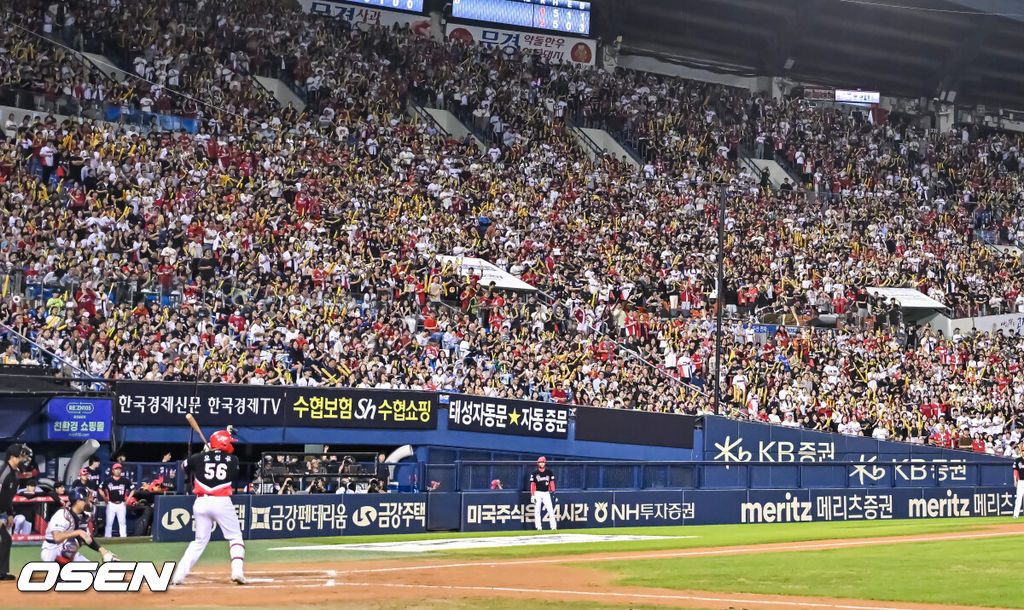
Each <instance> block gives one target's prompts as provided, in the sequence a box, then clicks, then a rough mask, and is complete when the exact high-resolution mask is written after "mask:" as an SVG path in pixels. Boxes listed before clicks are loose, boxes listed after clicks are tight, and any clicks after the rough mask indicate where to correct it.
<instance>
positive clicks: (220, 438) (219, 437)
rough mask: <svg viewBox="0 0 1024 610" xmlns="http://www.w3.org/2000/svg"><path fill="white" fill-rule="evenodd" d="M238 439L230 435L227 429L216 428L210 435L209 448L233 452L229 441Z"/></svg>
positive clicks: (232, 441) (233, 449)
mask: <svg viewBox="0 0 1024 610" xmlns="http://www.w3.org/2000/svg"><path fill="white" fill-rule="evenodd" d="M237 440H238V439H237V438H235V437H233V436H231V433H230V432H228V431H227V430H218V431H217V432H214V433H213V434H212V435H211V436H210V449H220V450H221V451H226V452H228V453H234V452H235V448H234V447H232V446H231V443H234V442H236V441H237Z"/></svg>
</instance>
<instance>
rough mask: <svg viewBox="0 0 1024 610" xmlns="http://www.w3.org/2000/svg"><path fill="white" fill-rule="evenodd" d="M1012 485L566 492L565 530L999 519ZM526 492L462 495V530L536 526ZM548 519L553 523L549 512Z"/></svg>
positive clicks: (1007, 508) (558, 502)
mask: <svg viewBox="0 0 1024 610" xmlns="http://www.w3.org/2000/svg"><path fill="white" fill-rule="evenodd" d="M1013 501H1014V493H1013V490H1012V488H1010V487H972V488H966V489H955V490H954V489H927V488H925V489H922V488H907V489H884V490H883V489H879V490H868V489H860V490H853V489H800V490H779V489H771V490H757V489H752V490H695V491H622V492H620V491H603V492H591V491H583V492H560V493H558V494H556V496H555V498H554V508H555V521H556V523H557V525H558V529H579V528H595V527H626V526H629V527H635V526H663V525H715V524H738V523H799V522H813V521H888V520H891V519H922V518H936V517H995V516H1006V515H1010V514H1012V512H1013ZM535 510H536V508H535V506H534V504H533V503H532V502H530V497H529V494H527V493H522V492H492V493H488V492H481V493H464V494H462V531H464V532H485V531H512V530H530V529H533V527H534V518H535ZM542 522H543V524H544V527H545V528H546V527H547V516H546V513H542Z"/></svg>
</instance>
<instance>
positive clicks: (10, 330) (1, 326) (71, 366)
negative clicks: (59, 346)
mask: <svg viewBox="0 0 1024 610" xmlns="http://www.w3.org/2000/svg"><path fill="white" fill-rule="evenodd" d="M0 330H3V331H4V332H7V333H10V334H13V335H14V336H16V337H18V338H19V339H21V340H22V341H26V342H27V343H28V344H29V345H31V346H33V347H35V348H36V349H38V350H39V351H41V352H43V353H44V354H46V355H48V356H50V357H51V358H53V359H54V360H56V361H58V362H61V363H63V364H64V365H65V366H67V367H68V368H69V369H71V370H73V371H76V372H78V373H79V374H80V375H82V376H83V377H84V378H85V379H88V380H90V381H97V382H102V381H103V379H102V378H100V377H97V376H95V375H93V374H92V373H89V372H88V371H86V370H84V369H82V368H80V367H78V366H76V365H75V364H73V363H71V362H70V361H68V360H67V359H65V358H64V357H62V356H58V355H57V354H55V353H53V352H51V351H50V350H48V349H46V348H45V347H43V346H42V345H39V344H38V343H36V342H35V341H33V340H32V339H29V338H28V337H26V336H25V335H23V334H21V333H19V332H18V331H16V330H14V328H12V327H10V326H8V325H7V324H4V323H3V322H0ZM54 368H57V367H54Z"/></svg>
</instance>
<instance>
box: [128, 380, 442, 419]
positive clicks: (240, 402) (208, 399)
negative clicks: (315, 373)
mask: <svg viewBox="0 0 1024 610" xmlns="http://www.w3.org/2000/svg"><path fill="white" fill-rule="evenodd" d="M116 396H117V399H116V401H117V409H116V412H115V413H116V419H117V422H118V424H119V425H146V426H180V425H184V417H185V416H186V415H189V414H191V415H193V416H194V417H195V418H196V419H197V420H198V421H199V423H200V424H201V425H204V426H226V425H228V424H232V425H235V426H256V427H259V426H307V427H308V426H316V427H332V428H399V429H416V430H428V429H433V428H436V427H437V395H436V394H434V393H432V392H414V391H405V390H364V389H352V388H323V387H316V388H311V387H293V386H245V385H231V384H191V383H139V382H124V383H118V384H117V388H116Z"/></svg>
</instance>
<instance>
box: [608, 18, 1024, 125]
mask: <svg viewBox="0 0 1024 610" xmlns="http://www.w3.org/2000/svg"><path fill="white" fill-rule="evenodd" d="M596 3H597V4H600V6H601V8H600V9H599V10H600V12H601V16H600V17H598V19H597V26H598V27H597V28H596V30H597V33H598V34H600V35H601V36H602V37H603V38H604V39H605V40H606V41H607V40H612V39H614V37H615V36H617V35H622V37H623V42H622V49H623V53H633V54H651V55H657V56H662V57H663V58H673V60H675V61H678V58H680V57H685V58H688V60H692V59H695V60H698V61H703V62H711V63H715V64H721V65H728V66H731V68H729V70H733V71H736V72H742V73H746V74H748V75H755V74H756V75H769V76H785V77H789V78H792V79H794V80H798V81H805V82H810V83H816V84H822V85H830V86H835V87H840V88H849V89H858V88H859V89H869V90H879V91H881V92H882V94H883V95H895V96H902V97H929V98H932V97H938V96H939V95H940V93H941V94H945V93H946V92H950V91H955V92H956V95H955V102H956V103H957V104H964V103H965V104H979V103H980V104H993V105H998V106H1001V107H1004V108H1016V109H1021V108H1024V2H1021V1H1020V0H629V1H628V2H620V1H618V0H606V1H604V2H601V0H596ZM688 60H687V61H688ZM684 63H685V61H684ZM948 101H953V100H948Z"/></svg>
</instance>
